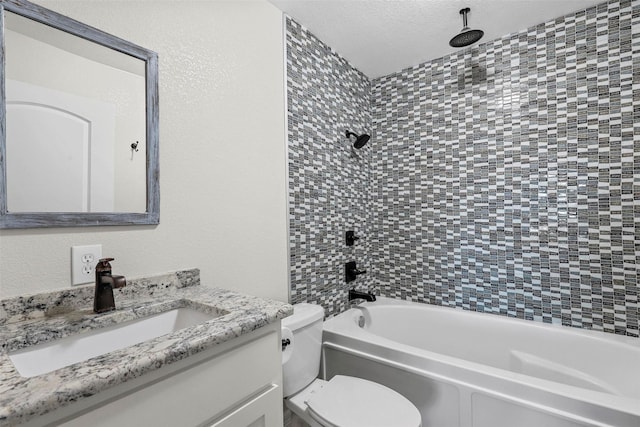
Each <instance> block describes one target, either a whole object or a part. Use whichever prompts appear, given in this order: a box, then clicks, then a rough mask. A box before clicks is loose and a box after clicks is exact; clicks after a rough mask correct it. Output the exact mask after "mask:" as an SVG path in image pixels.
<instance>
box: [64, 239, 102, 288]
mask: <svg viewBox="0 0 640 427" xmlns="http://www.w3.org/2000/svg"><path fill="white" fill-rule="evenodd" d="M100 258H102V245H84V246H71V284H72V285H82V284H85V283H92V282H93V281H94V280H95V279H96V277H95V271H96V264H97V263H98V260H99V259H100Z"/></svg>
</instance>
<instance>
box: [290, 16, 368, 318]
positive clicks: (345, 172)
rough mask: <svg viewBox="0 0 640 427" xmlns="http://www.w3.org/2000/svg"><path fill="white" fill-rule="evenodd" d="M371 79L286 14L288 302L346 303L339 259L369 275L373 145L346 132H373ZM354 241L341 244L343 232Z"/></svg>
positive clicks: (331, 306) (361, 280)
mask: <svg viewBox="0 0 640 427" xmlns="http://www.w3.org/2000/svg"><path fill="white" fill-rule="evenodd" d="M370 94H371V86H370V82H369V80H368V79H367V78H366V76H365V75H363V74H362V73H360V72H359V71H358V70H356V69H354V68H353V67H352V66H351V65H349V63H348V62H347V61H346V60H345V59H344V58H342V57H340V56H339V55H338V54H337V53H336V52H334V51H333V50H332V49H331V48H330V47H328V46H327V45H325V44H324V43H322V42H321V41H320V40H318V39H317V38H316V37H315V36H313V34H311V33H310V32H309V31H307V30H306V29H305V28H303V27H302V26H300V25H299V24H298V23H296V22H295V21H293V20H291V19H287V103H288V139H289V146H288V150H289V206H290V208H289V215H290V225H289V229H290V236H289V244H290V252H291V302H292V303H298V302H303V301H306V302H313V303H318V304H322V305H323V306H324V308H325V311H326V313H327V314H328V315H332V314H335V313H339V312H341V311H344V310H345V308H346V307H347V290H348V289H349V288H348V287H347V284H346V283H345V280H344V263H345V262H347V261H357V263H358V267H359V268H365V269H367V271H368V273H367V274H366V275H363V276H359V277H358V279H357V280H356V284H357V286H358V287H365V288H366V287H368V282H370V281H371V273H372V272H371V266H370V258H369V254H370V253H371V241H370V235H371V221H370V212H371V203H372V200H371V194H372V192H371V148H370V144H367V145H365V146H364V147H363V148H362V149H360V150H355V149H353V148H352V143H350V142H349V140H348V139H347V138H346V136H345V131H346V130H350V131H352V132H355V133H357V134H361V133H370V132H371V130H370V129H371V115H370V109H371V101H370ZM347 230H354V231H356V234H357V235H358V236H359V237H360V240H358V242H357V243H356V244H355V245H354V246H351V247H347V246H346V244H345V232H346V231H347Z"/></svg>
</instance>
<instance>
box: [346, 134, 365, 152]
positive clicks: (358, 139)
mask: <svg viewBox="0 0 640 427" xmlns="http://www.w3.org/2000/svg"><path fill="white" fill-rule="evenodd" d="M345 134H346V135H347V138H350V137H352V136H355V137H356V141H355V142H354V143H353V148H357V149H358V150H359V149H361V148H362V147H364V145H365V144H366V143H367V142H369V138H371V136H369V135H367V134H366V133H363V134H362V135H360V136H358V135H356V134H355V133H353V132H349V131H346V132H345Z"/></svg>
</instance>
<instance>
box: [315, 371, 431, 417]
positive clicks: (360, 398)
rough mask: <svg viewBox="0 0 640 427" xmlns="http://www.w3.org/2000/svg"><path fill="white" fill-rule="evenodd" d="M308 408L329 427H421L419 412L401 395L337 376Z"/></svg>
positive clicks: (366, 382)
mask: <svg viewBox="0 0 640 427" xmlns="http://www.w3.org/2000/svg"><path fill="white" fill-rule="evenodd" d="M306 403H307V406H308V408H309V412H310V414H311V416H312V417H314V418H316V419H317V421H319V422H321V423H323V424H324V425H327V426H330V427H390V426H393V427H420V425H421V423H422V418H421V416H420V412H418V409H417V408H416V407H415V406H414V405H413V404H412V403H411V402H409V400H407V399H406V398H405V397H404V396H402V395H401V394H400V393H397V392H395V391H393V390H391V389H390V388H387V387H385V386H383V385H381V384H378V383H374V382H371V381H367V380H363V379H361V378H354V377H346V376H342V375H336V376H335V377H333V378H332V379H331V380H330V381H329V382H327V383H326V384H325V385H324V387H323V388H322V390H321V391H319V392H317V393H314V394H313V395H312V396H311V397H310V398H309V400H307V402H306Z"/></svg>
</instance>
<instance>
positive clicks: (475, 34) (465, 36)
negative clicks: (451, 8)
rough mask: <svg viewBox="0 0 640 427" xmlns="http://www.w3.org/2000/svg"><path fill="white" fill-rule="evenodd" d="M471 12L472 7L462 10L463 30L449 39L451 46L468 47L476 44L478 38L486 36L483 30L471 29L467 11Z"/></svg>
mask: <svg viewBox="0 0 640 427" xmlns="http://www.w3.org/2000/svg"><path fill="white" fill-rule="evenodd" d="M469 12H471V9H469V8H468V7H466V8H464V9H461V10H460V15H462V25H463V28H462V31H460V34H458V35H456V36H454V37H453V38H452V39H451V40H450V41H449V46H451V47H466V46H469V45H472V44H474V43H475V42H477V41H478V40H480V39H481V38H482V36H484V31H482V30H471V29H469V27H468V26H467V13H469Z"/></svg>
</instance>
